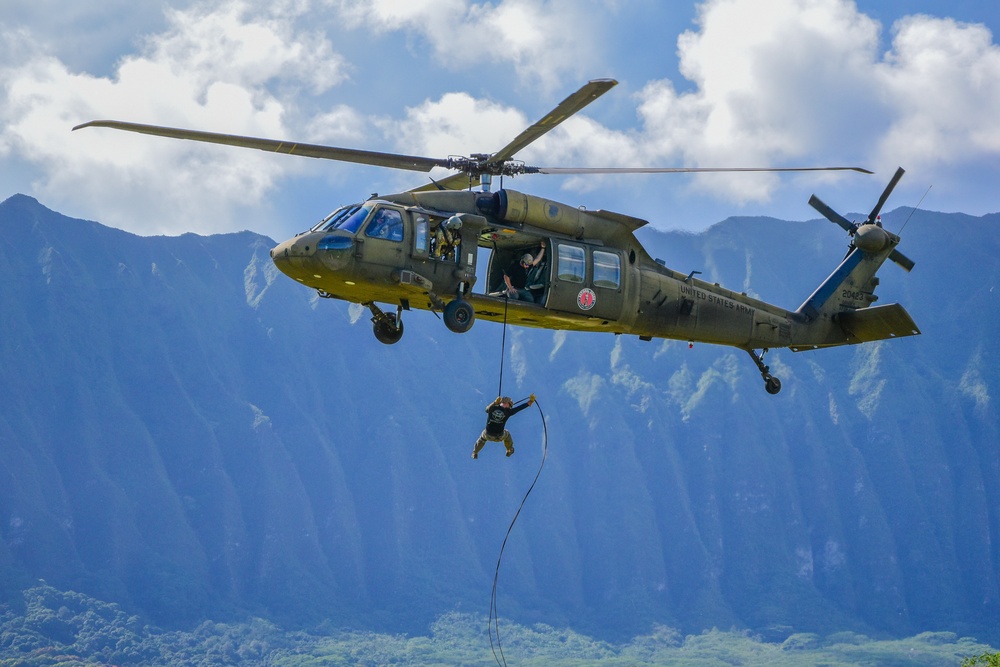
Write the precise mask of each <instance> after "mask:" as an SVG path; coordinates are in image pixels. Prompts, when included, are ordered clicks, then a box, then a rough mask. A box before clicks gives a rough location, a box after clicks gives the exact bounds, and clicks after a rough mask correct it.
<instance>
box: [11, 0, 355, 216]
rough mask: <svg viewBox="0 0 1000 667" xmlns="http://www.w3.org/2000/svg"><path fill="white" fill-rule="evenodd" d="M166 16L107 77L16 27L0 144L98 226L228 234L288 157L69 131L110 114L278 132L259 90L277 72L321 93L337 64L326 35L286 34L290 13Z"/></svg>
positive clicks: (269, 98) (274, 112)
mask: <svg viewBox="0 0 1000 667" xmlns="http://www.w3.org/2000/svg"><path fill="white" fill-rule="evenodd" d="M168 18H169V29H168V30H167V31H166V32H164V33H162V34H160V35H156V36H153V37H150V38H149V39H148V40H147V41H146V44H145V48H144V51H143V53H142V55H138V56H129V57H126V58H124V59H123V60H122V61H121V62H120V64H119V66H118V67H117V70H116V72H115V75H114V77H113V78H112V77H95V76H91V75H88V74H85V73H78V72H73V71H71V70H70V69H69V68H68V67H67V66H66V65H65V64H63V63H62V62H60V61H59V60H57V59H56V58H54V57H52V56H50V55H47V54H46V53H44V52H43V51H41V49H40V48H39V47H38V46H37V45H36V44H34V43H33V41H32V39H31V37H30V36H29V35H27V34H25V33H20V34H19V35H18V36H17V38H18V40H19V42H20V44H21V47H22V49H23V55H22V57H21V59H20V60H19V61H18V62H16V63H12V62H10V61H7V62H8V63H9V64H8V65H7V66H6V67H4V68H2V69H0V88H2V90H3V93H4V96H5V102H4V104H3V105H2V106H0V121H2V123H3V129H2V132H0V146H3V147H6V150H8V151H17V152H18V153H19V154H20V155H21V156H22V157H23V158H24V159H27V160H29V161H31V162H33V163H35V164H37V165H40V166H41V167H42V168H43V171H44V173H45V177H44V178H45V180H44V181H43V182H40V183H37V184H36V189H37V190H38V191H39V192H40V193H41V194H43V195H45V196H46V198H47V199H49V200H50V201H52V202H54V203H56V204H66V203H67V202H69V203H72V204H73V205H74V207H75V206H79V205H81V204H82V205H84V206H85V207H86V208H88V210H91V211H94V212H95V213H96V214H98V215H99V216H100V219H101V221H102V222H105V223H107V224H112V225H116V226H120V227H123V228H126V229H131V230H134V231H139V232H143V233H150V232H165V231H169V230H173V229H178V228H181V229H191V227H192V226H194V225H192V222H191V221H192V220H197V221H198V222H197V228H198V230H199V231H201V232H212V231H219V230H223V229H230V228H232V227H233V226H237V225H238V224H239V223H238V222H236V218H237V216H239V215H240V214H241V213H245V212H247V211H248V210H249V209H252V208H253V207H254V206H255V205H257V204H259V203H260V201H261V199H262V197H263V196H264V195H265V194H266V193H267V192H269V190H270V189H271V188H272V186H273V185H274V183H275V181H276V180H277V179H278V178H280V177H281V176H282V175H283V174H284V173H286V172H287V171H288V170H290V169H295V168H296V166H295V163H296V161H294V160H287V159H276V158H274V157H273V156H266V155H264V154H262V153H256V152H254V151H242V152H240V153H239V154H238V156H236V155H234V154H233V152H232V151H233V149H231V148H225V147H215V146H204V145H200V144H192V143H190V142H176V141H169V140H165V139H158V138H147V137H138V136H136V135H125V134H121V133H116V132H113V131H110V130H100V129H87V130H83V131H79V132H76V133H73V134H70V128H71V127H73V126H74V125H76V124H78V123H80V122H82V121H86V120H91V119H95V118H114V119H123V120H132V121H136V122H148V123H153V124H162V125H174V126H180V127H191V128H198V129H207V130H216V131H225V132H229V133H238V134H251V135H258V136H272V137H278V138H282V137H284V136H285V135H286V133H287V130H286V128H285V121H284V119H285V116H286V111H287V107H288V105H287V104H286V103H285V102H284V101H283V100H282V98H280V97H278V95H277V94H276V93H275V92H272V91H271V90H270V89H269V86H271V85H273V84H275V82H276V81H278V80H279V77H280V79H281V82H282V85H295V84H298V85H300V86H303V87H307V88H308V89H309V90H312V91H315V92H320V91H322V90H325V89H327V88H329V87H330V86H332V85H334V84H335V83H337V82H338V81H339V80H340V79H341V78H342V77H343V76H344V66H343V63H342V61H341V60H340V58H339V57H338V56H337V55H336V54H335V53H334V52H333V50H332V48H331V46H330V44H329V43H328V42H327V41H326V40H325V38H323V37H322V36H320V35H318V34H313V33H301V32H297V31H296V30H295V29H294V20H295V18H296V15H295V14H294V13H292V14H286V15H282V14H280V13H277V12H275V11H273V10H269V11H268V12H266V13H264V14H255V13H253V12H251V10H250V8H249V7H248V5H247V4H246V3H244V2H240V1H235V2H228V3H223V4H220V5H214V6H212V7H208V8H205V7H201V6H199V7H196V8H194V9H191V10H189V11H171V12H170V13H169V17H168ZM326 120H327V122H326V125H327V127H326V128H325V133H326V134H332V133H333V131H332V129H331V128H330V127H329V124H330V123H329V121H330V118H327V119H326ZM0 150H3V149H0ZM109 184H112V187H108V186H109Z"/></svg>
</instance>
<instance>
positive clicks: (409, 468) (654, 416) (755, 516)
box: [0, 196, 1000, 643]
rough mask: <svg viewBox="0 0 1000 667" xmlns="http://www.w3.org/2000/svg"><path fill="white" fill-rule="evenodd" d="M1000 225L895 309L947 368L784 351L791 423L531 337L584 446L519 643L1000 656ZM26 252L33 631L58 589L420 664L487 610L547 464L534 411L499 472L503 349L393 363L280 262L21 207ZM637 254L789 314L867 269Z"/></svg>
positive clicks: (12, 532)
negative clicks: (829, 284) (452, 616)
mask: <svg viewBox="0 0 1000 667" xmlns="http://www.w3.org/2000/svg"><path fill="white" fill-rule="evenodd" d="M910 212H911V209H897V210H896V211H891V212H889V213H887V214H885V215H883V222H884V223H885V224H886V226H887V227H889V228H890V229H898V228H899V226H900V225H902V224H903V220H904V219H906V217H908V216H910ZM998 218H1000V216H985V217H983V218H970V217H969V216H960V215H958V216H952V215H950V214H949V215H940V214H933V213H928V212H924V211H916V212H914V213H913V215H912V217H910V218H909V222H908V223H906V224H907V227H906V233H905V234H904V240H903V246H905V248H904V251H905V252H906V253H907V255H908V256H911V257H912V258H913V259H915V260H916V261H917V267H916V269H915V270H914V271H913V273H911V274H904V273H903V272H901V271H897V270H896V268H895V267H892V266H889V267H886V268H885V269H884V270H883V273H882V274H881V276H882V279H883V284H882V285H881V286H880V288H879V294H880V295H881V297H882V298H881V301H880V302H885V303H888V302H892V301H899V302H901V303H903V304H904V305H905V306H906V307H907V309H908V310H910V312H911V314H912V315H913V317H914V319H915V321H916V322H917V323H918V325H919V326H920V327H921V329H922V330H923V331H924V335H923V336H919V337H916V338H914V339H912V340H900V341H889V342H884V343H877V344H870V345H863V346H858V347H853V348H843V349H838V350H828V351H819V352H811V353H800V354H792V353H789V352H787V351H772V352H771V355H770V356H769V360H770V363H772V365H773V367H774V368H775V370H776V371H777V372H778V374H779V376H780V377H781V378H782V381H783V383H784V385H785V388H784V390H783V392H782V394H781V395H780V396H778V397H769V396H767V395H765V394H764V392H763V391H762V390H761V388H760V387H759V377H755V376H756V375H757V374H756V371H755V369H754V368H753V366H752V364H751V363H750V360H749V359H746V358H745V356H746V355H745V354H742V353H740V352H739V351H734V350H730V349H726V348H719V347H713V346H707V345H696V346H695V348H694V349H692V350H688V349H686V348H687V346H686V345H682V344H680V343H675V342H668V341H665V342H652V343H643V342H640V341H637V340H635V339H632V338H628V337H614V336H598V335H587V334H574V333H564V332H555V333H553V332H547V331H537V330H526V329H516V330H511V331H509V332H508V345H509V358H508V361H507V363H508V364H509V366H507V368H508V372H509V375H508V376H507V382H508V384H507V385H505V391H506V392H507V393H511V394H516V395H517V396H518V397H520V395H521V394H524V395H527V394H528V393H532V392H534V393H536V394H537V395H538V396H539V399H540V405H542V406H544V408H545V414H546V417H547V423H548V430H549V434H550V437H551V439H552V440H551V442H550V459H549V461H548V463H547V464H546V469H545V473H544V474H543V476H542V478H541V480H540V481H539V485H538V488H537V489H536V490H535V492H533V494H532V497H531V499H530V501H529V504H528V506H527V507H526V510H525V513H524V515H523V516H522V517H521V518H520V519H519V522H518V525H517V527H516V528H515V531H514V532H513V533H512V535H511V540H510V543H509V544H508V549H507V553H506V556H505V561H504V568H503V572H502V575H503V576H502V580H501V587H500V595H501V598H500V602H501V609H502V610H503V611H504V613H509V614H511V615H512V616H513V617H515V618H516V619H517V620H518V621H519V622H544V623H548V624H550V625H560V624H566V625H572V626H573V627H578V628H581V629H583V630H586V631H588V632H590V633H591V634H594V635H595V636H604V637H625V636H634V635H636V634H638V633H641V632H644V631H647V630H648V629H649V627H651V624H652V623H661V624H666V625H671V626H675V627H679V628H683V629H685V630H686V631H700V630H701V629H704V628H709V627H713V626H714V627H731V626H738V627H747V628H751V629H754V630H755V631H759V632H762V633H764V634H765V636H780V635H781V634H782V633H786V634H790V633H792V632H795V631H826V630H830V629H831V628H832V629H837V630H839V629H844V630H857V631H865V632H873V633H874V632H884V633H889V634H895V635H904V634H916V633H917V632H920V631H923V630H953V631H956V632H959V633H961V634H974V635H976V636H978V637H980V638H982V639H991V638H992V639H993V640H994V643H995V641H996V638H995V637H991V635H990V633H991V632H994V630H993V628H995V626H997V625H1000V624H997V623H996V622H995V621H996V620H997V619H998V618H1000V612H998V604H997V594H998V582H997V574H996V573H997V572H998V571H1000V568H998V567H997V564H998V563H1000V553H998V549H1000V539H998V535H1000V509H998V508H1000V496H998V491H997V490H996V489H994V488H991V486H992V485H990V484H989V483H988V482H987V480H990V479H997V478H998V475H1000V449H998V444H997V443H998V442H1000V438H997V437H996V436H997V418H996V413H995V405H994V402H993V396H994V395H995V393H996V386H997V373H996V370H994V369H996V368H997V367H998V366H997V364H996V363H994V359H993V358H994V357H995V356H996V346H997V343H996V342H995V341H996V339H997V337H996V335H995V334H996V331H997V321H996V318H995V317H994V316H992V314H991V310H990V308H989V305H990V303H991V299H993V298H995V297H994V296H993V294H994V292H993V291H992V290H991V288H992V287H993V286H994V285H995V284H996V279H997V277H998V276H997V271H996V269H995V268H993V262H992V261H991V258H993V257H995V256H996V252H997V251H998V248H997V242H996V241H995V240H993V239H992V238H991V234H989V230H990V225H992V224H993V223H995V221H996V220H997V219H998ZM0 230H2V235H0V239H2V241H0V313H2V317H3V328H2V331H3V332H4V335H3V340H2V342H0V354H2V355H3V356H2V359H3V363H2V370H0V397H2V399H3V405H4V408H3V410H2V411H0V475H3V478H5V479H7V480H8V482H7V483H5V484H3V485H0V518H2V523H0V572H2V573H3V576H2V578H0V581H2V582H4V583H3V584H0V594H2V596H3V597H4V598H5V599H12V598H13V597H14V596H15V595H16V593H17V591H19V590H20V589H21V588H23V587H25V586H27V585H29V584H30V583H32V582H34V581H35V580H36V579H38V578H44V579H45V580H46V581H47V582H49V583H50V584H53V585H56V586H57V587H59V588H63V589H66V590H70V589H72V590H79V591H80V592H83V593H86V594H88V595H92V596H94V597H97V598H100V599H104V600H108V601H113V602H117V603H120V604H122V605H123V606H125V607H126V608H127V609H129V610H130V612H139V613H142V614H144V615H146V616H147V617H149V618H150V619H152V620H153V621H155V622H156V623H159V624H163V625H165V626H167V627H181V626H184V625H190V624H192V623H196V622H198V621H199V620H202V619H205V618H216V619H225V618H231V617H241V616H243V615H246V614H255V615H260V616H265V617H270V618H275V619H278V620H280V621H282V622H285V623H287V622H288V621H289V620H292V621H294V622H299V623H309V622H315V621H318V620H322V619H331V620H332V621H333V622H337V623H341V624H344V625H347V626H351V627H356V626H367V627H372V628H377V629H389V630H392V631H410V630H413V629H415V628H416V629H423V628H425V627H426V624H427V623H429V622H430V621H431V620H433V619H434V618H436V617H437V616H438V615H440V614H441V613H443V612H446V611H450V610H453V609H471V610H473V611H474V610H477V609H479V607H481V606H482V605H483V600H484V599H485V591H486V590H487V589H488V587H489V581H490V580H491V578H492V571H493V566H494V565H495V560H496V554H497V550H498V549H499V542H500V540H501V538H502V531H503V528H504V527H505V526H506V523H507V521H509V517H510V516H511V515H512V513H513V511H514V509H515V508H516V504H517V502H518V501H519V499H520V497H521V495H522V494H523V492H524V490H525V489H526V487H527V483H528V482H529V481H530V478H531V476H533V474H534V465H535V464H534V461H536V460H537V455H538V453H537V452H538V450H537V449H536V448H539V447H540V445H541V442H540V433H541V424H540V421H539V419H538V417H537V416H536V415H534V414H533V413H528V412H526V413H524V414H523V415H522V416H519V417H517V418H516V419H515V420H514V421H512V422H511V429H512V432H513V433H514V435H515V438H516V439H517V441H518V450H517V456H515V457H514V458H513V459H511V460H501V459H502V458H503V457H502V456H493V455H492V454H495V453H496V452H493V451H492V450H491V449H490V448H488V449H487V450H486V451H485V452H484V455H483V457H481V459H482V460H480V461H472V460H471V459H470V458H469V453H470V452H471V447H472V442H473V440H474V439H475V436H476V435H478V432H479V430H481V428H482V421H483V414H482V409H483V407H484V406H485V404H486V403H487V402H488V401H489V400H491V399H492V394H493V392H494V391H495V386H496V374H497V370H498V366H499V360H500V359H499V353H500V337H501V329H500V327H497V326H490V325H489V324H486V323H480V324H477V326H476V327H475V328H474V330H473V331H472V332H470V333H469V334H467V335H464V336H459V335H455V334H451V333H450V332H448V331H447V330H446V329H445V328H444V327H443V326H441V323H440V322H439V321H437V320H436V319H435V318H433V317H429V316H427V315H424V314H417V313H413V314H411V315H410V317H408V319H407V335H406V337H404V339H403V341H402V342H401V343H399V344H397V345H395V346H391V347H384V346H382V345H380V344H377V343H376V342H375V341H374V340H373V339H372V337H371V334H370V332H369V331H368V330H367V329H368V327H367V326H365V324H366V323H367V318H366V317H364V314H363V312H361V311H360V310H359V309H358V308H357V307H351V306H349V305H348V304H343V303H340V302H329V301H323V300H320V299H318V298H317V297H316V296H315V295H314V294H312V293H311V292H310V291H309V290H305V289H303V288H302V287H301V286H299V285H297V284H295V283H293V282H292V281H288V280H284V279H283V278H282V277H281V276H279V275H277V273H276V272H275V270H274V269H273V266H272V265H271V263H270V259H269V257H268V256H267V251H268V250H269V247H270V244H271V243H272V242H271V241H270V239H267V238H266V237H262V236H259V235H256V234H253V233H252V232H240V233H236V234H225V235H217V236H210V237H202V236H197V235H193V234H185V235H183V236H180V237H138V236H135V235H131V234H128V233H126V232H122V231H119V230H113V229H110V228H107V227H103V226H101V225H100V224H99V223H92V222H83V221H76V220H72V219H70V218H66V217H65V216H61V215H59V214H57V213H54V212H52V211H49V210H48V209H45V208H44V207H43V206H42V205H41V204H39V203H38V202H36V201H35V200H32V199H31V198H29V197H24V196H17V197H14V198H11V199H8V200H7V201H5V202H3V203H2V204H0ZM639 236H640V239H641V240H642V241H643V243H644V244H645V245H646V246H647V248H648V249H649V251H650V253H651V254H653V255H654V256H657V257H662V258H664V259H665V260H666V263H667V265H668V266H671V267H673V268H676V269H677V270H680V271H689V270H692V269H697V270H702V271H703V275H702V277H703V278H705V279H706V280H710V281H712V282H715V281H718V282H720V283H722V284H723V285H726V286H727V287H730V288H732V289H736V290H738V291H748V293H750V294H752V295H754V296H758V297H759V298H764V299H766V300H768V301H772V302H774V303H777V304H779V305H783V306H785V307H794V306H795V305H797V304H798V303H801V301H802V300H803V299H805V298H806V297H807V296H808V294H809V293H810V292H811V290H812V289H813V288H814V287H815V286H816V285H817V284H819V282H820V281H822V279H824V278H825V277H826V275H828V274H829V272H830V271H832V269H833V268H834V267H835V266H836V263H837V261H838V260H839V258H840V257H841V256H842V255H841V253H842V252H843V249H844V248H846V243H847V241H846V237H845V235H844V234H843V233H842V232H841V231H840V230H838V229H837V228H835V227H834V226H833V225H829V224H825V223H824V224H820V225H813V224H811V223H802V222H796V223H789V222H782V221H774V220H768V219H760V220H754V219H735V218H733V219H728V220H726V221H723V222H722V223H719V224H718V225H716V226H714V227H713V228H712V229H710V230H708V231H707V232H705V233H704V234H699V235H683V234H671V233H664V232H659V231H656V230H651V229H643V230H640V234H639ZM959 257H960V258H962V262H967V263H968V265H973V266H976V267H977V270H976V271H975V272H965V271H961V270H960V267H961V266H962V264H961V263H959V262H958V261H957V259H956V258H959ZM357 325H360V328H359V326H357Z"/></svg>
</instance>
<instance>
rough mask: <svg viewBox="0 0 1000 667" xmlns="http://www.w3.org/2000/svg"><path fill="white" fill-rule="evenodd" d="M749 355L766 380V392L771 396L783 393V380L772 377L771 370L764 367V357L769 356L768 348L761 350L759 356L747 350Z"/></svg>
mask: <svg viewBox="0 0 1000 667" xmlns="http://www.w3.org/2000/svg"><path fill="white" fill-rule="evenodd" d="M747 354H749V355H750V358H751V359H753V362H754V363H755V364H756V365H757V370H759V371H760V376H761V377H762V378H764V390H765V391H766V392H767V393H769V394H771V395H774V394H777V393H778V392H779V391H781V380H779V379H778V378H776V377H774V376H773V375H771V369H770V368H769V367H768V366H765V365H764V355H765V354H767V348H764V349H763V350H761V351H760V354H757V353H756V352H754V351H753V350H747Z"/></svg>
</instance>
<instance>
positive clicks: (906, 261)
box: [889, 250, 914, 271]
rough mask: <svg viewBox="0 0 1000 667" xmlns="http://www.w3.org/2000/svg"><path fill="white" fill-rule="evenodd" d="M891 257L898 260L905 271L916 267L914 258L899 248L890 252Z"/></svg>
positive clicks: (897, 262) (895, 260)
mask: <svg viewBox="0 0 1000 667" xmlns="http://www.w3.org/2000/svg"><path fill="white" fill-rule="evenodd" d="M889 259H891V260H892V261H894V262H896V264H899V266H901V267H902V268H903V270H904V271H910V270H912V269H913V267H914V262H913V260H912V259H910V258H909V257H907V256H906V255H904V254H903V253H901V252H899V251H898V250H893V251H892V252H891V253H889Z"/></svg>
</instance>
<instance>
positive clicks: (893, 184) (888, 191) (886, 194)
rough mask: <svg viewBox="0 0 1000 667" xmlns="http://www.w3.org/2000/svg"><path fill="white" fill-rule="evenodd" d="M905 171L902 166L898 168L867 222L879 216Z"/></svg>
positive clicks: (873, 220) (871, 221)
mask: <svg viewBox="0 0 1000 667" xmlns="http://www.w3.org/2000/svg"><path fill="white" fill-rule="evenodd" d="M904 173H905V171H904V170H903V168H902V167H899V168H898V169H896V173H895V174H893V176H892V180H891V181H889V185H887V186H885V190H883V191H882V196H881V197H879V198H878V203H877V204H875V208H873V209H872V212H871V213H870V214H869V215H868V220H867V222H868V223H869V224H871V223H873V222H875V218H877V217H878V214H879V213H881V211H882V206H883V205H885V201H886V200H887V199H888V198H889V195H890V194H892V190H893V188H895V187H896V183H899V179H901V178H902V177H903V174H904Z"/></svg>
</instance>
